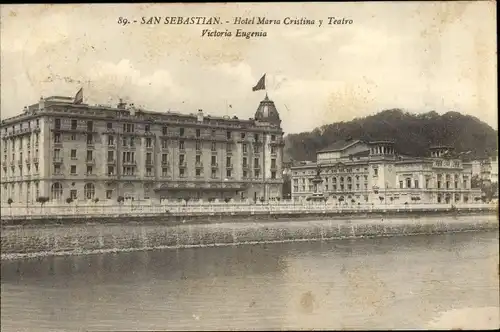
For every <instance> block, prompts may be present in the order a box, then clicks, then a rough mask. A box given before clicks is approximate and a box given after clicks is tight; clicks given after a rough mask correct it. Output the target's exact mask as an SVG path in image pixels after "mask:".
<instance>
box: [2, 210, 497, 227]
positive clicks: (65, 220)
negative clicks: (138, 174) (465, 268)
mask: <svg viewBox="0 0 500 332" xmlns="http://www.w3.org/2000/svg"><path fill="white" fill-rule="evenodd" d="M497 213H498V211H497V210H496V209H492V208H484V209H477V208H476V209H451V208H450V209H439V210H438V209H425V210H422V209H418V208H417V209H416V208H407V209H402V210H399V209H398V210H380V209H377V210H372V211H357V210H337V211H286V212H281V211H222V212H212V213H206V212H198V211H186V212H168V213H144V214H141V215H130V214H128V213H124V214H120V213H117V214H104V215H44V216H40V215H38V216H19V217H10V218H9V217H7V218H4V219H2V228H3V227H5V226H39V225H79V224H88V223H92V224H123V223H124V222H126V223H130V222H131V223H141V224H162V225H167V226H176V225H182V224H213V223H233V222H243V223H244V222H269V221H290V220H303V221H307V220H345V219H350V218H356V219H361V218H376V219H379V218H391V217H412V218H419V217H422V218H423V217H436V216H443V217H447V216H481V215H497Z"/></svg>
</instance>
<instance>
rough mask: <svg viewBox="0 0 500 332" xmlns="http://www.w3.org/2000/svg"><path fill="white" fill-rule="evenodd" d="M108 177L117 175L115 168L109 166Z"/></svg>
mask: <svg viewBox="0 0 500 332" xmlns="http://www.w3.org/2000/svg"><path fill="white" fill-rule="evenodd" d="M108 175H115V166H112V165H110V166H108Z"/></svg>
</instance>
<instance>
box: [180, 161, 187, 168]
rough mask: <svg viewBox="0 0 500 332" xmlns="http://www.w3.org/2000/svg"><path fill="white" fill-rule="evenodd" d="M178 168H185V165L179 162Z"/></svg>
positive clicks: (183, 162)
mask: <svg viewBox="0 0 500 332" xmlns="http://www.w3.org/2000/svg"><path fill="white" fill-rule="evenodd" d="M179 167H180V168H185V167H187V163H186V162H185V161H181V162H179Z"/></svg>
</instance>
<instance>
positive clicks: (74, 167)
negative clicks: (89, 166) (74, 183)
mask: <svg viewBox="0 0 500 332" xmlns="http://www.w3.org/2000/svg"><path fill="white" fill-rule="evenodd" d="M71 174H76V165H71Z"/></svg>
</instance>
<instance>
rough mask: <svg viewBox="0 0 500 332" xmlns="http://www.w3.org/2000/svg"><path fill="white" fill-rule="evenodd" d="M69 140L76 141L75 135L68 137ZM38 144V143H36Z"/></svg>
mask: <svg viewBox="0 0 500 332" xmlns="http://www.w3.org/2000/svg"><path fill="white" fill-rule="evenodd" d="M70 140H72V141H76V135H75V134H71V136H70ZM37 143H38V142H37Z"/></svg>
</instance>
